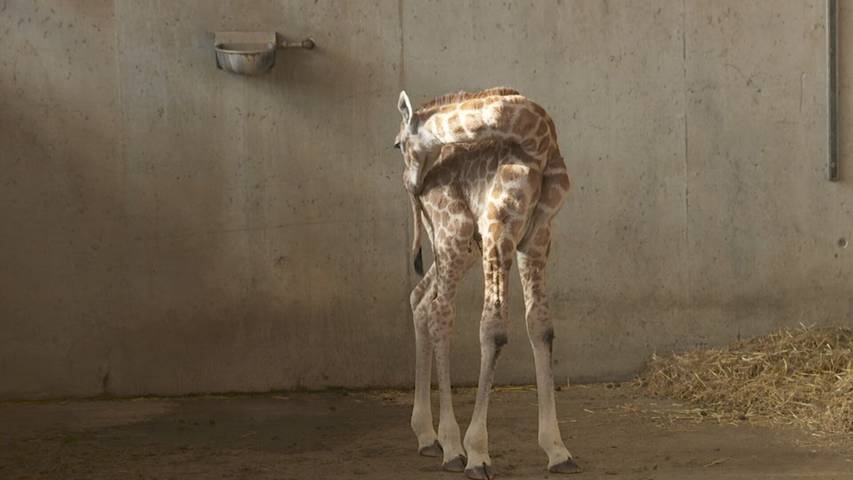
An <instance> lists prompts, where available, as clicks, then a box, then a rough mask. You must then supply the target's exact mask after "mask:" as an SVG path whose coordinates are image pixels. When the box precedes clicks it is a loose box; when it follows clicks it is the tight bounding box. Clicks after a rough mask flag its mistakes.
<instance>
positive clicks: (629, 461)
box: [0, 385, 853, 480]
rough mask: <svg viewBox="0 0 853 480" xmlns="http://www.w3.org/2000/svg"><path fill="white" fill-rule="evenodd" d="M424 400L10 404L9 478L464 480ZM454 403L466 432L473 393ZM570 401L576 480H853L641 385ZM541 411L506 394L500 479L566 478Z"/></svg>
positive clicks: (3, 469)
mask: <svg viewBox="0 0 853 480" xmlns="http://www.w3.org/2000/svg"><path fill="white" fill-rule="evenodd" d="M411 397H412V394H411V392H344V391H334V392H324V393H279V394H268V395H247V396H204V397H190V398H166V399H157V398H144V399H132V400H95V401H65V402H48V403H6V404H0V479H4V480H6V479H8V480H11V479H63V480H70V479H187V478H223V479H350V478H352V479H372V478H377V479H400V478H403V479H408V480H420V479H438V480H441V479H450V478H460V479H461V478H464V475H463V474H461V473H448V472H443V471H442V470H441V469H440V466H439V463H440V459H436V458H427V457H421V456H418V455H417V452H416V450H417V448H416V447H417V445H416V442H415V437H414V435H413V434H412V433H411V431H410V429H409V415H410V413H411V411H410V409H411ZM433 400H434V404H435V401H436V399H435V398H434V399H433ZM454 400H455V405H456V411H457V417H458V419H459V422H460V426H461V427H462V428H463V433H464V428H465V426H466V425H467V421H468V418H469V416H470V414H471V410H472V407H473V401H474V396H473V391H472V390H470V389H465V390H461V391H459V392H458V394H457V395H455V397H454ZM557 401H558V408H559V410H558V412H559V417H560V419H561V420H560V427H561V429H562V432H563V435H564V439H565V441H566V444H567V446H568V447H569V450H571V451H572V453H573V454H574V455H575V458H576V459H577V461H578V463H579V464H580V465H581V466H582V467H583V468H584V472H583V473H580V474H577V475H573V476H566V477H564V478H572V479H578V480H583V479H597V478H601V479H614V480H617V479H636V480H647V479H656V480H664V479H678V480H683V479H750V480H752V479H758V480H761V479H774V480H775V479H826V480H828V479H838V480H847V479H853V448H851V447H849V446H846V445H839V444H837V443H836V444H833V445H830V444H826V443H824V442H821V441H820V439H814V438H813V437H809V436H808V435H807V434H805V433H803V432H801V431H798V430H793V429H779V428H774V429H770V428H765V427H756V426H752V425H749V424H748V422H743V423H741V424H738V425H719V424H717V423H714V422H710V421H709V422H700V423H695V422H691V421H673V420H672V419H673V418H677V417H678V415H677V412H678V410H679V409H680V408H684V406H682V405H678V404H674V403H673V402H671V401H667V400H660V399H652V398H648V397H644V396H643V395H642V394H641V393H640V392H639V391H637V390H635V389H634V387H632V386H630V385H594V386H573V387H571V388H564V389H563V390H562V391H560V392H558V393H557ZM536 408H537V407H536V392H535V391H534V390H532V389H530V388H518V387H515V388H504V389H501V388H498V389H497V390H496V391H495V393H494V394H493V396H492V402H491V404H490V409H489V440H490V447H491V456H492V460H493V462H494V470H495V477H499V478H506V479H510V478H519V479H521V478H530V479H540V478H552V479H553V478H560V477H561V476H560V475H557V474H548V473H547V472H546V470H545V467H546V458H545V455H544V453H543V452H542V451H541V450H540V449H539V447H538V445H537V443H536V428H537V420H536V418H537V416H536V415H537V414H536ZM434 411H435V412H436V413H437V408H436V409H435V410H434ZM693 418H695V416H693Z"/></svg>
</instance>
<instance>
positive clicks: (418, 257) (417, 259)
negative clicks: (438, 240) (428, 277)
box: [415, 247, 424, 277]
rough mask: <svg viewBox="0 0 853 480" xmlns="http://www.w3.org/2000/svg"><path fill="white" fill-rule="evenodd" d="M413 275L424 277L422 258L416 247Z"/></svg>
mask: <svg viewBox="0 0 853 480" xmlns="http://www.w3.org/2000/svg"><path fill="white" fill-rule="evenodd" d="M415 273H417V274H418V275H420V276H421V277H423V276H424V256H423V253H422V252H421V248H420V247H418V253H416V254H415Z"/></svg>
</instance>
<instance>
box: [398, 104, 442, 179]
mask: <svg viewBox="0 0 853 480" xmlns="http://www.w3.org/2000/svg"><path fill="white" fill-rule="evenodd" d="M397 109H398V110H399V111H400V115H402V116H403V120H402V121H401V122H400V133H398V134H397V138H396V139H395V140H394V148H397V149H399V150H400V153H402V154H403V164H404V171H403V185H405V187H406V190H408V191H409V193H411V194H413V195H417V194H419V193H420V191H421V188H422V187H423V182H424V177H426V174H427V172H428V171H429V169H430V168H431V167H432V164H433V163H435V160H436V158H438V154H439V153H440V151H441V142H439V140H438V138H436V136H435V135H434V134H433V133H432V132H430V131H429V129H427V128H424V127H423V125H422V122H421V120H420V119H419V117H418V115H417V114H416V112H415V111H414V110H413V109H412V102H411V101H410V100H409V96H408V95H406V92H405V91H402V92H400V99H399V100H398V101H397Z"/></svg>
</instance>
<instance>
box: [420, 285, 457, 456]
mask: <svg viewBox="0 0 853 480" xmlns="http://www.w3.org/2000/svg"><path fill="white" fill-rule="evenodd" d="M458 276H459V272H456V273H455V274H453V275H449V276H447V278H437V279H436V295H435V298H433V299H431V302H430V314H429V333H430V338H431V339H432V344H433V348H434V351H435V368H436V377H438V393H439V400H440V411H439V417H438V442H439V443H440V444H441V448H442V450H443V461H442V467H443V468H444V469H445V470H448V471H451V472H461V471H462V470H463V469H464V468H465V451H464V450H463V449H462V442H461V440H460V435H459V424H458V423H456V414H455V413H454V412H453V393H452V391H451V384H450V334H451V331H452V328H453V321H454V313H455V312H454V305H453V302H454V299H455V291H456V283H457V282H458Z"/></svg>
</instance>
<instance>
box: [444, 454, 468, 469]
mask: <svg viewBox="0 0 853 480" xmlns="http://www.w3.org/2000/svg"><path fill="white" fill-rule="evenodd" d="M467 462H468V459H466V458H465V455H459V456H458V457H456V458H454V459H453V460H450V461H448V462H444V464H443V465H442V466H441V468H443V469H445V470H446V471H448V472H463V471H465V464H466V463H467Z"/></svg>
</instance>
